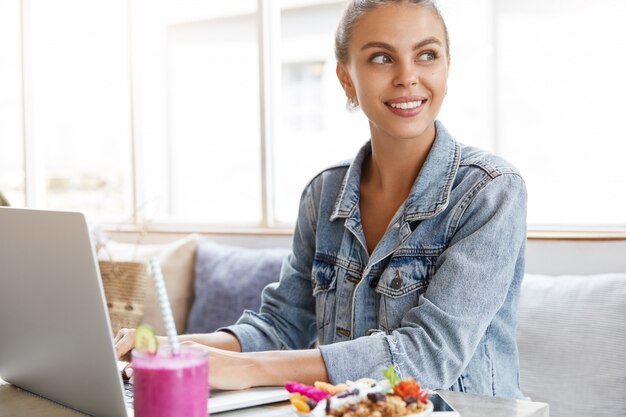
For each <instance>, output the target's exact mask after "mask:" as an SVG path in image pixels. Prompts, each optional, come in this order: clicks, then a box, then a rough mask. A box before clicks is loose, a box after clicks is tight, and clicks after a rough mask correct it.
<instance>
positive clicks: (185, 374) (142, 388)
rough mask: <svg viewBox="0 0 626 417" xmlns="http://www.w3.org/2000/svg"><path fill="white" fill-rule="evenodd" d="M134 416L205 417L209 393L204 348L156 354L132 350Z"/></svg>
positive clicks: (161, 351)
mask: <svg viewBox="0 0 626 417" xmlns="http://www.w3.org/2000/svg"><path fill="white" fill-rule="evenodd" d="M133 372H134V373H133V375H134V408H135V416H136V417H206V416H207V399H208V396H209V379H208V362H207V352H205V351H203V350H201V349H197V348H196V349H193V348H185V347H184V346H183V347H181V352H180V355H179V356H172V355H171V353H170V351H169V350H167V349H159V352H158V354H157V355H152V356H151V355H149V354H145V353H140V352H136V351H133Z"/></svg>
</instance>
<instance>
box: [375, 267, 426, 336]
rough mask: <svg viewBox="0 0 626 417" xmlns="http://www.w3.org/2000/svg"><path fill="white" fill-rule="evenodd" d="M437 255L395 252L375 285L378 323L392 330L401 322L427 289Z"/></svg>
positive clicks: (381, 326) (387, 330) (389, 330)
mask: <svg viewBox="0 0 626 417" xmlns="http://www.w3.org/2000/svg"><path fill="white" fill-rule="evenodd" d="M437 258H438V256H437V255H420V256H416V255H411V256H394V257H392V258H391V260H390V261H389V264H388V265H387V267H386V268H385V270H384V271H383V273H382V274H381V276H380V279H379V281H378V285H377V286H376V292H377V293H378V294H379V298H380V303H379V312H378V317H379V326H380V328H381V330H384V331H385V332H387V333H389V332H391V331H393V330H395V329H397V328H398V327H400V326H401V322H402V318H403V317H404V316H405V315H406V313H407V312H408V311H409V310H411V309H412V308H414V307H417V305H418V302H419V297H420V296H421V295H422V294H424V292H426V288H428V284H429V283H430V279H431V277H432V276H433V275H434V274H435V271H436V265H437Z"/></svg>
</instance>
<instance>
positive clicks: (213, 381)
mask: <svg viewBox="0 0 626 417" xmlns="http://www.w3.org/2000/svg"><path fill="white" fill-rule="evenodd" d="M181 346H190V347H194V348H197V349H204V350H206V351H208V352H209V385H210V386H211V388H217V389H222V390H238V389H245V388H250V387H253V386H255V385H258V384H257V383H256V381H255V375H256V374H255V363H254V361H253V359H252V358H251V356H250V355H247V354H245V353H239V352H232V351H228V350H222V349H217V348H212V347H208V346H205V345H201V344H199V343H196V342H191V341H185V342H182V343H181Z"/></svg>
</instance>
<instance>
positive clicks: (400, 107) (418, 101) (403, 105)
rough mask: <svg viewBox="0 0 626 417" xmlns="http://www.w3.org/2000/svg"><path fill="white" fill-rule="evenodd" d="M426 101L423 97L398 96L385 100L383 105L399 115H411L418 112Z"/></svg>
mask: <svg viewBox="0 0 626 417" xmlns="http://www.w3.org/2000/svg"><path fill="white" fill-rule="evenodd" d="M424 103H426V99H425V98H421V97H418V98H413V97H411V98H407V97H403V98H399V99H393V100H390V101H387V102H385V106H387V108H388V109H389V110H391V111H392V112H393V113H394V114H397V115H398V116H401V117H413V116H415V115H416V114H418V113H419V112H420V111H421V110H422V108H423V106H424Z"/></svg>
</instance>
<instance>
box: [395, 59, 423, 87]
mask: <svg viewBox="0 0 626 417" xmlns="http://www.w3.org/2000/svg"><path fill="white" fill-rule="evenodd" d="M418 80H419V74H418V71H417V68H415V66H414V65H413V64H412V63H410V62H406V63H402V64H400V65H398V66H397V72H396V74H395V77H394V80H393V84H394V86H396V87H410V86H413V85H417V83H418Z"/></svg>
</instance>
